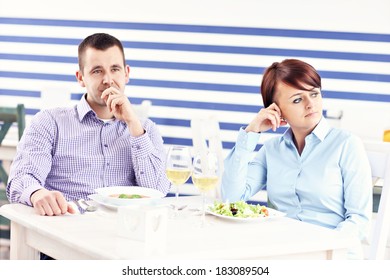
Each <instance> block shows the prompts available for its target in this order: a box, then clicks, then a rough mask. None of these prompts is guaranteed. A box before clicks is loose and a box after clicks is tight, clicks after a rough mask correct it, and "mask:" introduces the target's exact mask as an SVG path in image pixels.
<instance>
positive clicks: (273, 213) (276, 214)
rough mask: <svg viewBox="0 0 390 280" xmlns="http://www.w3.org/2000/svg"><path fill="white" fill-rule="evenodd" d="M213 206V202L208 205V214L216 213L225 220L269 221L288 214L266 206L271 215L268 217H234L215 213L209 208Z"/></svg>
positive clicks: (215, 214)
mask: <svg viewBox="0 0 390 280" xmlns="http://www.w3.org/2000/svg"><path fill="white" fill-rule="evenodd" d="M212 206H213V205H212V204H210V205H208V206H207V208H206V209H207V210H206V212H207V213H208V214H210V215H214V216H216V217H218V218H222V219H225V220H229V221H234V222H264V221H268V220H270V219H273V218H278V217H283V216H286V214H285V213H283V212H280V211H277V210H275V209H272V208H268V207H266V208H267V209H268V213H269V215H268V216H267V217H255V218H239V217H232V216H225V215H221V214H217V213H214V212H213V211H211V210H208V209H209V207H212Z"/></svg>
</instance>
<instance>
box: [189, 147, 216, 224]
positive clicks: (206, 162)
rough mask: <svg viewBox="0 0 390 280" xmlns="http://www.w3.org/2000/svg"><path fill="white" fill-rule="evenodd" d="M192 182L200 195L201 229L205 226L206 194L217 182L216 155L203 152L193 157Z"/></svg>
mask: <svg viewBox="0 0 390 280" xmlns="http://www.w3.org/2000/svg"><path fill="white" fill-rule="evenodd" d="M192 182H193V183H194V185H195V186H196V187H197V188H198V189H199V191H200V192H201V194H202V216H201V225H200V226H201V227H204V226H205V225H206V209H205V207H206V193H207V192H208V191H210V190H213V189H215V188H216V186H217V185H218V182H219V165H218V157H217V155H216V153H213V152H210V151H205V152H203V153H202V152H201V153H197V154H196V155H195V157H194V162H193V171H192Z"/></svg>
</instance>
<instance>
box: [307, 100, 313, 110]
mask: <svg viewBox="0 0 390 280" xmlns="http://www.w3.org/2000/svg"><path fill="white" fill-rule="evenodd" d="M311 108H313V100H311V99H310V98H307V99H306V109H311Z"/></svg>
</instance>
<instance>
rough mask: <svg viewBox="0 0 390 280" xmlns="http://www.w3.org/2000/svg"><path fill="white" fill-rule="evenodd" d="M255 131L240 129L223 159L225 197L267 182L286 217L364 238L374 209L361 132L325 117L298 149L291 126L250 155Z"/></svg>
mask: <svg viewBox="0 0 390 280" xmlns="http://www.w3.org/2000/svg"><path fill="white" fill-rule="evenodd" d="M259 137H260V134H258V133H253V132H249V133H246V132H245V131H244V130H243V128H241V129H240V132H239V135H238V140H237V143H236V145H235V147H234V148H233V149H232V151H231V152H230V153H229V155H228V156H227V158H226V159H225V167H224V168H225V171H224V174H223V178H222V197H223V199H224V200H226V199H229V201H237V200H248V199H250V198H251V197H252V196H253V195H254V194H256V193H257V192H258V191H260V190H261V189H264V188H266V189H267V193H268V199H269V201H270V202H271V203H272V204H273V206H274V207H275V208H277V209H278V210H279V211H282V212H285V213H287V216H288V217H291V218H294V219H298V220H301V221H304V222H308V223H312V224H317V225H321V226H324V227H327V228H333V229H334V228H337V229H339V230H343V231H348V232H352V233H353V234H357V236H358V237H359V238H360V239H363V238H364V236H365V235H366V234H367V228H368V223H369V221H370V217H371V213H372V178H371V171H370V165H369V162H368V159H367V155H366V152H365V150H364V146H363V143H362V141H361V140H360V138H358V137H357V136H354V135H352V134H351V133H349V132H346V131H343V130H340V129H336V128H331V127H329V125H328V123H327V121H326V119H325V118H322V120H321V121H320V123H319V124H318V125H317V127H316V128H315V129H314V130H313V132H312V133H311V134H309V135H308V136H307V137H306V139H305V141H306V142H305V148H304V150H303V152H302V154H301V155H299V153H298V151H297V149H296V147H295V145H294V143H293V138H292V131H291V129H290V128H289V129H287V131H286V132H285V133H284V135H282V136H276V137H274V138H271V139H269V140H267V141H266V142H265V143H264V145H263V146H262V147H261V149H260V150H259V151H258V152H257V153H256V154H255V156H254V153H253V151H254V149H255V147H256V145H257V143H258V141H259Z"/></svg>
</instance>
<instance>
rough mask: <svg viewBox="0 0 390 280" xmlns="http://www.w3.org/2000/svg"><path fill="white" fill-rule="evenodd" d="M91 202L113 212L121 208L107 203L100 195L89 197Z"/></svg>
mask: <svg viewBox="0 0 390 280" xmlns="http://www.w3.org/2000/svg"><path fill="white" fill-rule="evenodd" d="M88 197H89V198H90V199H91V200H93V201H94V202H96V203H97V204H98V205H103V206H105V207H107V208H109V209H112V210H117V209H118V207H119V206H116V205H112V204H109V203H107V202H105V201H104V197H102V196H101V195H100V194H97V193H95V194H90V195H89V196H88Z"/></svg>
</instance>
